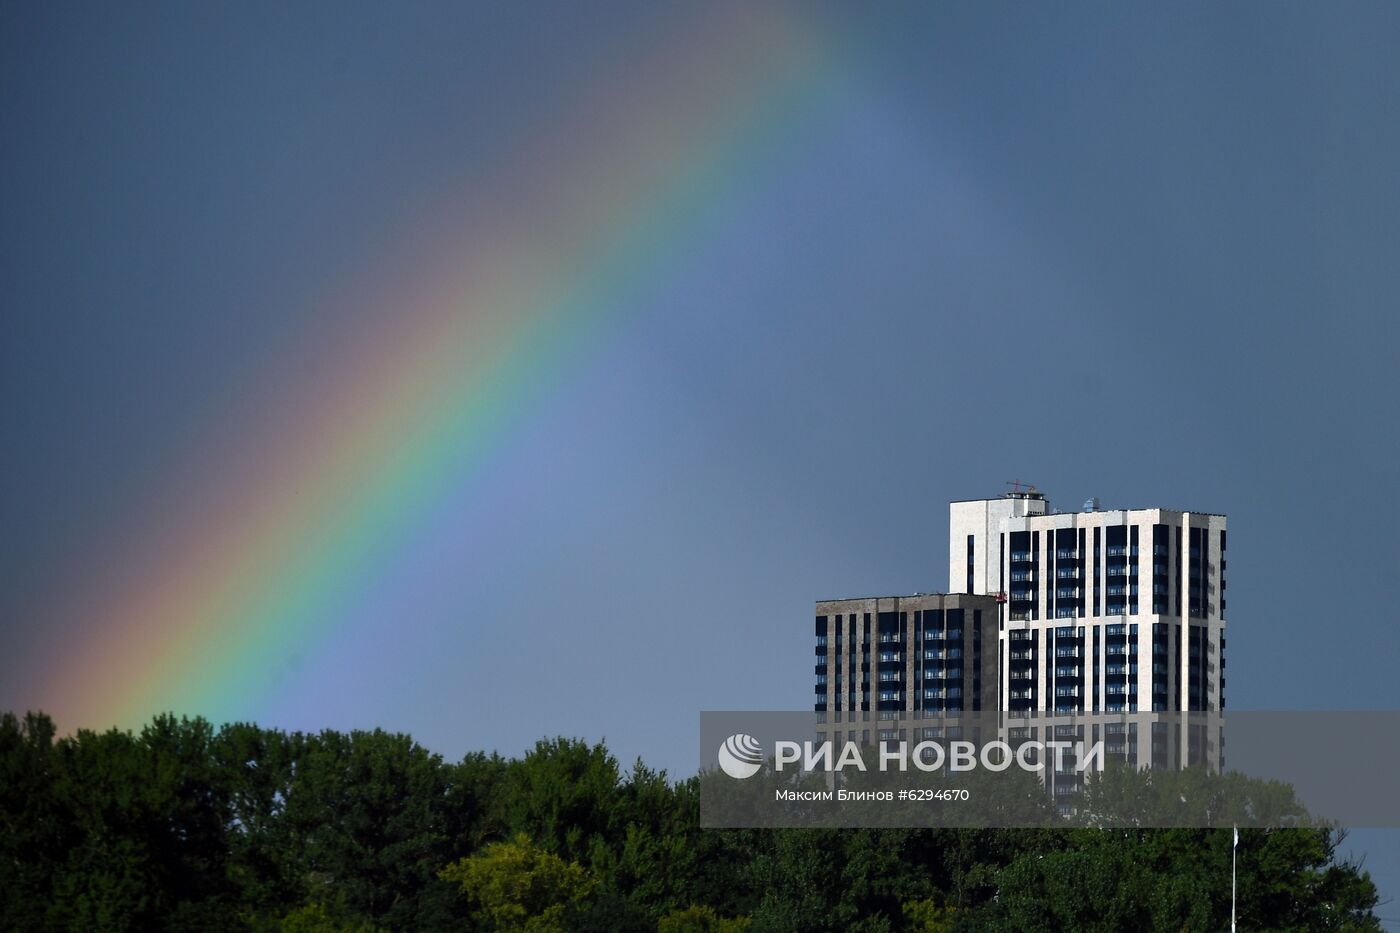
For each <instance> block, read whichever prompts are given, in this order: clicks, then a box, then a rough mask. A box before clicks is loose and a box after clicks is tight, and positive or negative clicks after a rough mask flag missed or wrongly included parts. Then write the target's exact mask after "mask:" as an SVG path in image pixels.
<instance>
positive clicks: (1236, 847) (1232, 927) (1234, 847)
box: [1230, 826, 1240, 933]
mask: <svg viewBox="0 0 1400 933" xmlns="http://www.w3.org/2000/svg"><path fill="white" fill-rule="evenodd" d="M1239 848H1240V828H1239V827H1238V826H1236V827H1235V842H1234V844H1233V845H1231V846H1230V933H1235V858H1236V854H1237V853H1238V851H1239Z"/></svg>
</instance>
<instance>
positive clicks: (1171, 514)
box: [948, 490, 1227, 716]
mask: <svg viewBox="0 0 1400 933" xmlns="http://www.w3.org/2000/svg"><path fill="white" fill-rule="evenodd" d="M1226 557H1227V537H1226V521H1225V516H1223V515H1214V514H1208V513H1201V512H1183V511H1176V510H1172V509H1109V510H1103V509H1098V508H1097V507H1096V503H1094V502H1093V501H1092V500H1091V502H1088V503H1085V510H1083V511H1079V512H1055V511H1052V510H1051V509H1050V508H1049V505H1048V503H1047V502H1046V500H1045V498H1044V496H1043V495H1041V494H1040V493H1038V492H1036V491H1034V490H1031V491H1026V492H1022V491H1018V492H1014V493H1009V494H1007V495H1004V496H1000V497H998V498H995V499H974V500H969V501H961V502H953V503H951V504H950V507H949V565H948V588H949V591H950V592H966V593H976V594H984V595H991V596H994V597H995V598H996V600H997V601H998V604H999V607H1000V611H999V615H1000V619H999V623H998V642H999V645H998V647H999V656H1000V662H1001V663H1000V665H999V667H1000V685H999V690H998V695H999V702H998V706H999V707H1000V709H1002V710H1003V711H1005V712H1006V713H1008V714H1009V715H1011V716H1015V715H1016V714H1018V713H1035V714H1039V715H1041V716H1044V715H1051V716H1057V715H1058V716H1064V715H1075V714H1079V715H1082V714H1085V713H1100V712H1102V713H1132V712H1206V713H1218V712H1219V711H1221V710H1223V709H1224V706H1225V613H1226V594H1225V570H1226Z"/></svg>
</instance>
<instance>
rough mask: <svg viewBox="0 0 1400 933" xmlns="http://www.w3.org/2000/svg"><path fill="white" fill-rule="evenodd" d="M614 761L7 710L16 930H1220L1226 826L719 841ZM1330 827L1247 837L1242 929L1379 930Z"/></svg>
mask: <svg viewBox="0 0 1400 933" xmlns="http://www.w3.org/2000/svg"><path fill="white" fill-rule="evenodd" d="M698 800H699V787H698V782H697V780H696V779H693V778H692V779H690V780H686V781H680V782H671V781H669V780H668V779H667V778H666V776H665V775H664V774H662V773H658V772H655V771H652V770H650V769H648V768H647V767H645V766H644V765H643V764H642V763H641V762H638V763H637V764H635V765H634V766H633V767H632V768H631V769H630V770H629V771H626V772H624V771H623V770H622V769H620V768H619V766H618V763H617V761H616V760H615V759H613V758H612V756H610V755H609V754H608V752H607V750H606V748H604V747H603V746H602V745H589V744H587V743H584V742H579V741H571V740H567V739H555V740H546V741H541V742H539V743H538V744H537V745H536V746H535V748H534V749H533V750H532V751H531V752H530V753H528V754H526V755H525V756H524V757H522V758H519V759H504V758H501V757H499V756H497V755H489V756H488V755H484V754H480V753H477V754H471V755H468V756H466V757H465V758H463V759H462V760H461V761H459V762H455V763H452V762H446V761H444V760H443V759H442V758H441V757H439V756H438V755H435V754H433V753H431V752H429V751H427V750H426V749H424V748H422V747H421V746H419V745H417V744H416V743H414V742H413V740H412V739H411V738H409V737H408V736H406V735H397V734H390V733H386V732H381V731H374V732H353V733H350V734H343V733H338V732H331V731H327V732H322V733H319V734H315V735H309V734H302V733H292V734H288V733H284V732H280V731H277V730H272V729H263V728H260V727H257V726H254V725H247V724H235V725H229V726H225V727H223V728H220V729H217V730H216V729H214V728H213V727H211V726H210V724H209V723H207V722H206V721H204V720H201V719H176V718H174V717H171V716H162V717H159V718H157V719H155V720H154V721H153V722H151V723H150V724H149V725H148V726H146V727H145V728H144V729H143V730H141V732H140V733H139V734H132V733H129V732H121V731H110V732H106V733H94V732H80V733H78V734H77V735H75V736H70V737H65V738H58V737H56V735H55V730H54V725H53V723H52V722H51V721H50V720H49V719H48V718H47V717H45V716H43V715H37V714H30V715H27V716H25V717H23V718H19V717H16V716H14V715H12V714H8V713H7V714H4V715H3V717H0V929H4V930H17V931H18V930H23V931H43V930H55V931H57V930H83V931H108V930H111V931H125V930H133V931H135V930H169V931H184V930H190V931H194V930H199V931H234V930H237V931H254V933H261V931H281V933H331V931H364V933H368V931H375V930H394V931H398V930H431V931H436V930H483V931H487V930H497V931H507V930H531V931H540V933H545V931H555V930H560V931H591V930H599V931H604V930H606V931H632V930H638V931H641V930H645V931H657V930H660V931H662V933H687V931H725V930H728V931H740V930H748V931H753V933H759V931H805V930H813V931H825V930H831V931H838V930H839V931H845V930H856V931H899V930H944V929H1004V930H1036V929H1102V930H1118V929H1149V928H1151V929H1168V928H1170V929H1175V930H1181V929H1200V930H1209V929H1220V928H1222V927H1223V926H1225V925H1226V924H1227V923H1228V916H1229V898H1230V871H1229V864H1230V843H1231V839H1230V831H1229V830H1189V829H1173V830H1132V831H1120V830H1116V831H1093V830H954V829H942V830H932V829H923V830H920V829H881V830H795V829H790V830H766V831H765V830H702V829H700V828H699V810H698ZM1338 841H1339V840H1338V838H1337V835H1336V834H1335V833H1333V832H1330V831H1328V830H1325V829H1288V830H1275V831H1269V830H1247V831H1244V832H1243V834H1242V840H1241V846H1240V850H1239V892H1240V919H1241V925H1242V927H1244V928H1268V929H1379V925H1378V923H1377V921H1376V919H1375V917H1374V916H1373V914H1372V908H1373V907H1374V905H1375V903H1376V893H1375V888H1374V886H1373V885H1372V883H1371V881H1370V878H1369V877H1368V876H1367V875H1366V874H1365V873H1364V872H1362V871H1360V870H1359V869H1358V868H1357V867H1355V866H1352V865H1348V864H1341V863H1338V861H1337V860H1336V858H1335V852H1336V845H1337V842H1338Z"/></svg>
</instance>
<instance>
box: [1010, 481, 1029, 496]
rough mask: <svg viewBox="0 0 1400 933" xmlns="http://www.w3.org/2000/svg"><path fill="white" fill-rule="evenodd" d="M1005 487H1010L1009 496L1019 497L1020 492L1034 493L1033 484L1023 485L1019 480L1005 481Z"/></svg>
mask: <svg viewBox="0 0 1400 933" xmlns="http://www.w3.org/2000/svg"><path fill="white" fill-rule="evenodd" d="M1006 485H1008V486H1010V487H1011V494H1012V495H1013V496H1014V495H1019V494H1020V493H1022V492H1035V485H1034V484H1033V483H1023V482H1021V481H1020V480H1019V479H1009V480H1007V481H1006ZM1022 487H1024V488H1022Z"/></svg>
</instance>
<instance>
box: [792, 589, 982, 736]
mask: <svg viewBox="0 0 1400 933" xmlns="http://www.w3.org/2000/svg"><path fill="white" fill-rule="evenodd" d="M816 636H817V665H816V674H817V689H816V693H817V702H816V710H817V712H819V713H825V714H826V722H827V723H829V724H831V727H832V730H833V731H843V725H844V728H845V729H848V730H850V731H851V732H852V733H853V734H852V735H851V736H849V738H851V739H853V740H857V741H861V740H864V741H869V740H871V739H875V740H878V739H882V738H883V739H894V738H908V736H907V735H904V736H901V735H899V731H900V730H901V729H907V725H908V721H910V720H915V719H923V718H925V714H926V713H929V714H934V715H942V714H944V713H963V712H983V711H986V712H991V711H994V710H996V709H997V683H998V677H997V602H996V600H995V599H994V598H993V597H990V596H972V595H963V594H954V595H946V594H941V593H940V594H933V595H924V594H920V595H916V596H890V597H872V598H869V599H833V600H822V601H820V602H818V603H817V615H816Z"/></svg>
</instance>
